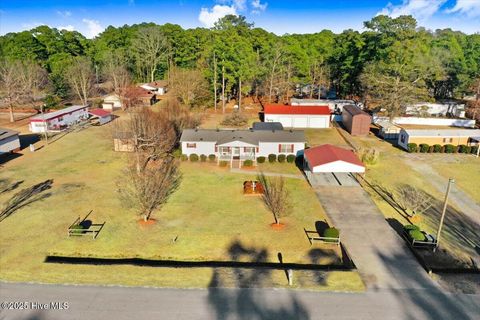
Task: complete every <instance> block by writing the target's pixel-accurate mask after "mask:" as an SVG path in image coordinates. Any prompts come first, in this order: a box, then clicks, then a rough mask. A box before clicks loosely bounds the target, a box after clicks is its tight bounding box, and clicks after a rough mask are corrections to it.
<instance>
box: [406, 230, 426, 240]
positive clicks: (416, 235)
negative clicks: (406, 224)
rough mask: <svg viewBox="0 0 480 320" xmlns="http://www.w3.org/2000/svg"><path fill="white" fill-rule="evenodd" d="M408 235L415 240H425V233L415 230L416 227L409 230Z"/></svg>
mask: <svg viewBox="0 0 480 320" xmlns="http://www.w3.org/2000/svg"><path fill="white" fill-rule="evenodd" d="M408 235H409V236H410V238H412V239H414V240H417V241H423V240H425V235H424V234H423V233H422V231H420V230H417V229H414V230H410V231H409V232H408Z"/></svg>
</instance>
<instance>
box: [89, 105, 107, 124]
mask: <svg viewBox="0 0 480 320" xmlns="http://www.w3.org/2000/svg"><path fill="white" fill-rule="evenodd" d="M88 113H89V114H90V116H91V118H90V119H93V120H95V119H98V124H99V125H102V124H105V123H108V122H110V121H112V120H113V118H112V113H111V112H108V111H105V110H103V109H92V110H89V111H88Z"/></svg>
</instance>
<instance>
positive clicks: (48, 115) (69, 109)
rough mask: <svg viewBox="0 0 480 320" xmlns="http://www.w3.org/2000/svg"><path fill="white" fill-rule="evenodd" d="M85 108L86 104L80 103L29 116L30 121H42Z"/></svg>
mask: <svg viewBox="0 0 480 320" xmlns="http://www.w3.org/2000/svg"><path fill="white" fill-rule="evenodd" d="M86 108H88V106H80V105H76V106H70V107H67V108H64V109H61V110H57V111H53V112H48V113H44V114H43V115H41V114H39V115H36V116H33V117H31V118H30V122H43V121H44V120H52V119H55V118H58V117H61V116H63V115H66V114H69V113H72V112H74V111H77V110H81V109H86Z"/></svg>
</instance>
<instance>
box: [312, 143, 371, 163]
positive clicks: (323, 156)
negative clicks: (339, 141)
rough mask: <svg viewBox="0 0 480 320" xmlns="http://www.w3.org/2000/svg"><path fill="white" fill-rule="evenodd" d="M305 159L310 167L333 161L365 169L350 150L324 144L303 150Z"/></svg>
mask: <svg viewBox="0 0 480 320" xmlns="http://www.w3.org/2000/svg"><path fill="white" fill-rule="evenodd" d="M304 156H305V158H306V159H307V160H308V163H309V164H310V166H311V167H316V166H321V165H324V164H327V163H332V162H335V161H344V162H348V163H351V164H354V165H357V166H361V167H365V165H364V164H363V163H362V162H361V161H360V160H359V159H358V157H357V156H356V155H355V153H353V151H351V150H347V149H343V148H339V147H336V146H333V145H331V144H324V145H321V146H318V147H313V148H309V149H306V150H305V153H304Z"/></svg>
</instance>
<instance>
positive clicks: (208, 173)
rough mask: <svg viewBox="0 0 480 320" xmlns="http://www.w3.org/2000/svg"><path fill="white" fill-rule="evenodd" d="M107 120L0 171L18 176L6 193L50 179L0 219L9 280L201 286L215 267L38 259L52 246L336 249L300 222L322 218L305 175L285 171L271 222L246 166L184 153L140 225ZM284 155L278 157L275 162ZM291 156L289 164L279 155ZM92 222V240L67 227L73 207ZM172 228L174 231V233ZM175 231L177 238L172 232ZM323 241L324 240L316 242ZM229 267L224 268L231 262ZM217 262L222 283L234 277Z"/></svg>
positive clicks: (1, 255) (132, 250)
mask: <svg viewBox="0 0 480 320" xmlns="http://www.w3.org/2000/svg"><path fill="white" fill-rule="evenodd" d="M109 130H110V129H109V127H108V126H104V127H91V128H88V129H86V130H83V131H80V132H74V133H71V134H69V135H67V136H65V137H63V138H62V139H60V140H58V141H56V142H54V143H53V144H51V145H49V146H47V147H45V148H42V149H40V150H38V151H37V152H35V153H30V152H26V153H25V155H23V156H22V157H19V158H17V159H15V160H12V161H10V162H8V163H6V164H5V167H4V168H3V169H2V170H1V171H0V179H5V178H8V179H11V180H12V181H18V180H24V182H23V183H22V184H21V185H20V187H19V188H18V189H17V190H15V191H10V192H8V193H4V194H2V195H0V202H1V203H4V202H5V201H7V200H8V199H9V198H10V197H11V196H12V195H13V194H14V193H15V192H17V191H18V190H20V189H22V188H26V187H30V186H31V185H33V184H35V183H39V182H42V181H45V180H47V179H53V180H54V183H53V188H52V189H50V190H47V191H45V194H47V193H48V195H49V197H48V198H46V199H44V200H41V201H37V202H34V203H31V204H30V205H28V206H26V207H23V208H21V209H19V210H17V211H16V212H15V213H14V214H13V215H12V216H10V217H8V218H7V219H5V220H4V221H2V222H0V243H1V245H0V278H1V279H3V280H9V281H40V282H55V283H97V284H100V283H101V284H124V285H153V286H167V287H178V286H179V287H206V286H208V285H209V284H210V282H211V280H212V277H213V276H214V274H215V272H219V270H217V269H212V268H195V271H194V272H192V270H190V269H182V268H178V269H177V268H152V267H134V266H128V265H125V266H103V267H102V266H82V265H61V264H49V263H44V259H45V256H46V255H48V254H61V255H68V256H92V257H142V258H151V259H172V260H197V261H202V260H225V261H231V260H235V261H249V262H254V261H269V262H278V253H282V256H283V261H284V262H287V263H288V262H296V263H312V262H313V261H315V262H316V263H321V264H322V263H324V264H325V263H334V262H338V260H339V259H340V256H341V252H339V250H338V249H336V248H334V249H329V247H319V246H314V247H310V245H309V242H308V240H307V239H306V237H305V235H304V233H303V228H304V227H306V228H310V229H311V228H313V227H314V224H315V221H318V220H322V219H325V215H324V212H323V209H322V208H321V206H320V204H319V203H318V201H317V200H316V197H315V194H314V193H313V191H312V190H311V188H310V187H309V186H308V184H307V182H306V181H304V180H300V179H287V186H288V188H289V191H290V194H291V198H292V204H293V208H294V209H293V210H292V213H291V215H289V216H288V217H286V218H285V219H284V220H283V222H284V223H285V224H286V228H285V229H284V230H282V231H274V230H272V229H271V227H270V223H272V222H273V217H272V215H271V214H270V213H269V212H268V211H267V210H266V209H265V207H264V205H263V203H262V201H261V200H260V198H258V197H252V196H243V194H242V183H243V181H244V180H246V179H252V178H254V177H255V172H252V174H245V175H244V174H238V173H230V172H229V171H228V170H227V169H225V168H219V167H217V166H214V165H211V164H208V163H207V164H204V163H196V164H192V163H188V162H187V163H182V164H181V171H182V173H183V179H182V183H181V186H180V188H179V189H178V190H177V192H176V193H175V194H173V196H172V197H171V198H170V200H169V202H168V203H167V204H166V205H165V206H164V207H163V208H162V209H161V210H160V211H159V212H156V213H155V214H154V216H153V217H154V218H155V219H157V220H158V221H157V223H156V224H155V225H153V226H149V227H143V226H140V225H139V224H138V223H137V220H138V219H139V216H137V215H136V214H135V212H134V210H132V209H128V208H126V207H125V205H124V204H122V203H121V202H120V200H119V198H118V195H117V189H118V185H117V183H118V182H119V181H121V180H122V179H123V175H122V168H123V167H124V165H125V159H126V155H125V154H122V153H115V152H113V151H112V142H111V139H110V138H109V137H110V133H109V132H110V131H109ZM279 165H280V164H279ZM281 165H284V166H286V167H287V166H292V167H294V166H293V165H290V164H281ZM90 210H93V213H92V214H91V215H90V216H89V219H91V220H92V221H93V223H100V222H104V221H106V225H105V227H104V229H103V230H102V232H101V233H100V235H99V237H98V238H97V239H96V240H93V239H91V238H90V237H83V238H68V237H67V227H68V226H69V225H70V224H71V223H72V222H73V221H74V220H75V218H76V217H78V216H85V215H86V214H87V213H88V212H89V211H90ZM177 237H178V238H177ZM174 238H177V241H176V242H175V243H173V242H172V239H174ZM319 249H321V250H319ZM228 270H230V271H228ZM231 270H232V269H225V270H221V272H223V273H224V274H226V275H225V277H226V280H225V283H224V284H223V285H225V286H235V285H238V281H237V280H238V279H235V277H233V276H228V274H229V272H230V273H231V272H233V271H231ZM318 273H319V272H299V273H298V276H297V277H296V278H297V279H298V282H297V283H296V287H302V288H313V289H318V290H348V291H355V290H362V289H363V284H362V282H361V280H360V278H359V276H358V274H357V273H356V272H328V273H326V274H325V276H324V277H323V278H325V280H324V281H322V282H321V283H317V282H316V281H314V280H315V279H317V280H318V278H319V276H318ZM285 284H286V281H285V279H284V273H283V272H282V271H272V272H271V273H270V275H269V277H268V279H266V280H265V283H263V284H261V285H264V286H284V285H285Z"/></svg>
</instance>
